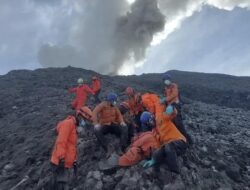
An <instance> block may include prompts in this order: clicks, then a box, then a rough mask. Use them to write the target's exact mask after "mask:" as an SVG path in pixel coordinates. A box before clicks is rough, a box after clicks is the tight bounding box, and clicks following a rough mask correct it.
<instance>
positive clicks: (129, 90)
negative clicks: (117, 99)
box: [125, 86, 134, 96]
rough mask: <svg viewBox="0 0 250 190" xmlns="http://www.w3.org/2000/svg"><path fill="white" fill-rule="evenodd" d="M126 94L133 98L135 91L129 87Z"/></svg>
mask: <svg viewBox="0 0 250 190" xmlns="http://www.w3.org/2000/svg"><path fill="white" fill-rule="evenodd" d="M125 94H126V95H128V96H133V95H134V89H133V88H132V87H130V86H129V87H127V88H126V90H125Z"/></svg>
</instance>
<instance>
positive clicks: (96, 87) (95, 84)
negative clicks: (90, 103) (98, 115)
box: [92, 76, 101, 103]
mask: <svg viewBox="0 0 250 190" xmlns="http://www.w3.org/2000/svg"><path fill="white" fill-rule="evenodd" d="M92 90H93V92H94V93H95V95H94V98H95V103H100V102H101V101H100V99H99V94H100V92H101V80H100V79H99V78H98V77H97V76H93V77H92Z"/></svg>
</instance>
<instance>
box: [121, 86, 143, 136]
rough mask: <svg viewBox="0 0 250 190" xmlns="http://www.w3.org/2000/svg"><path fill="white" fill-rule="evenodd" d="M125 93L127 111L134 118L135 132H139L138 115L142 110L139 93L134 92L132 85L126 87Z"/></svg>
mask: <svg viewBox="0 0 250 190" xmlns="http://www.w3.org/2000/svg"><path fill="white" fill-rule="evenodd" d="M125 94H126V95H127V97H128V100H127V103H128V105H129V108H130V109H129V113H130V115H131V116H132V117H133V118H134V124H135V129H136V132H140V128H139V126H140V125H141V123H140V116H141V114H142V112H143V111H144V110H143V107H142V104H141V94H140V93H138V92H137V93H136V92H135V91H134V89H133V88H132V87H127V88H126V90H125Z"/></svg>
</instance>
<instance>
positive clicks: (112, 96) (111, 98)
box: [107, 92, 117, 102]
mask: <svg viewBox="0 0 250 190" xmlns="http://www.w3.org/2000/svg"><path fill="white" fill-rule="evenodd" d="M107 101H109V102H116V101H117V94H116V93H114V92H110V93H108V95H107Z"/></svg>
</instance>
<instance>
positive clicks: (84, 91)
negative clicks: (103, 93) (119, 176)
mask: <svg viewBox="0 0 250 190" xmlns="http://www.w3.org/2000/svg"><path fill="white" fill-rule="evenodd" d="M69 92H71V93H75V94H76V97H75V99H74V100H73V102H72V103H71V105H72V107H73V108H74V109H75V110H79V109H80V108H81V107H82V106H84V105H85V103H86V101H87V97H88V93H91V94H93V95H94V92H93V90H92V89H91V88H89V86H88V85H86V84H83V85H81V86H78V87H75V88H70V89H69Z"/></svg>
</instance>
